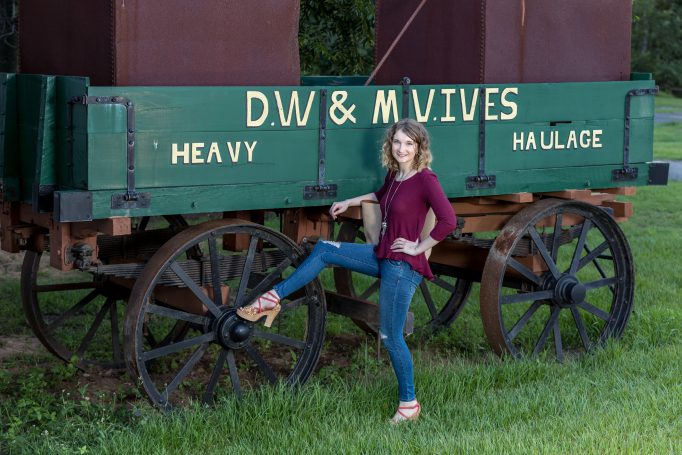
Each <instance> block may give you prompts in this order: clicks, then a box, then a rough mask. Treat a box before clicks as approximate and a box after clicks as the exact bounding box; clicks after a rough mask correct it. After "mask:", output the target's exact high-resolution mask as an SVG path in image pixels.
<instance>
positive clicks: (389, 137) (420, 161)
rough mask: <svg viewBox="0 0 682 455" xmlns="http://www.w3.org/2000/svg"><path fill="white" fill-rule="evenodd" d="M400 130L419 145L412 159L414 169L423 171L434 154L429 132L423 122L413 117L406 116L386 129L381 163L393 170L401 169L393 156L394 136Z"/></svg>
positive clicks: (428, 165)
mask: <svg viewBox="0 0 682 455" xmlns="http://www.w3.org/2000/svg"><path fill="white" fill-rule="evenodd" d="M398 131H402V132H403V133H405V134H406V135H407V136H408V137H409V138H410V139H412V140H413V141H414V142H415V144H416V145H417V153H416V154H415V155H414V161H412V169H416V170H417V171H421V170H422V169H424V168H429V167H430V166H431V162H432V161H433V155H432V154H431V149H430V148H429V142H430V141H429V133H428V132H427V131H426V128H424V126H422V124H421V123H419V122H417V121H416V120H413V119H411V118H404V119H402V120H400V121H398V122H396V123H394V124H393V125H391V127H389V128H388V129H387V130H386V136H384V144H383V145H382V146H381V164H383V166H384V167H385V168H387V169H390V170H392V171H393V172H398V171H399V170H400V166H399V165H398V162H397V161H396V159H395V158H393V136H395V134H396V133H397V132H398Z"/></svg>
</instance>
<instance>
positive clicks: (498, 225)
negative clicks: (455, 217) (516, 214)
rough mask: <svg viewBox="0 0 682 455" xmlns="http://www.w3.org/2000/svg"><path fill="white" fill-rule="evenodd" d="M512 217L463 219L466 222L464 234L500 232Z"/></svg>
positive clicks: (469, 217)
mask: <svg viewBox="0 0 682 455" xmlns="http://www.w3.org/2000/svg"><path fill="white" fill-rule="evenodd" d="M511 217H512V215H484V216H467V217H461V218H462V219H463V220H464V227H463V228H462V233H463V234H470V233H473V232H490V231H499V230H500V229H502V228H503V227H504V225H505V224H507V221H509V219H510V218H511Z"/></svg>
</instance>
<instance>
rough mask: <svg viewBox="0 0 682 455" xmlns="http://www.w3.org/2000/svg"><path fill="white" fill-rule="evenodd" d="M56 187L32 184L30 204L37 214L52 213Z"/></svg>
mask: <svg viewBox="0 0 682 455" xmlns="http://www.w3.org/2000/svg"><path fill="white" fill-rule="evenodd" d="M56 189H57V185H39V184H37V183H34V184H33V191H32V197H31V203H32V204H33V207H34V208H35V209H36V210H37V211H38V212H52V211H53V208H54V192H55V190H56Z"/></svg>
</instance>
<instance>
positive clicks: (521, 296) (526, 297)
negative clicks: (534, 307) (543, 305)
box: [500, 289, 554, 305]
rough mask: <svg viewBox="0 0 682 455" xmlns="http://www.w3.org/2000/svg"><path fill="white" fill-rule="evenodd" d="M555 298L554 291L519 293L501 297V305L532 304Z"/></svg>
mask: <svg viewBox="0 0 682 455" xmlns="http://www.w3.org/2000/svg"><path fill="white" fill-rule="evenodd" d="M553 296H554V291H553V290H552V289H549V290H546V291H535V292H519V293H517V294H510V295H504V296H502V297H500V304H502V305H506V304H509V303H520V302H530V301H537V300H546V299H551V298H552V297H553Z"/></svg>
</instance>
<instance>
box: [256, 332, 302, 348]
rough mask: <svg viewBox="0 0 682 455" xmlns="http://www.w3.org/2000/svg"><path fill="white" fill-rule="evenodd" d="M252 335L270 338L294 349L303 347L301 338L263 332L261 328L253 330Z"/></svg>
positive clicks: (265, 338)
mask: <svg viewBox="0 0 682 455" xmlns="http://www.w3.org/2000/svg"><path fill="white" fill-rule="evenodd" d="M253 336H255V337H258V338H263V339H264V340H270V341H273V342H275V343H279V344H283V345H285V346H289V347H292V348H296V349H305V343H304V342H303V341H301V340H297V339H295V338H290V337H286V336H284V335H279V334H277V333H273V332H263V331H261V330H254V331H253Z"/></svg>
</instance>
